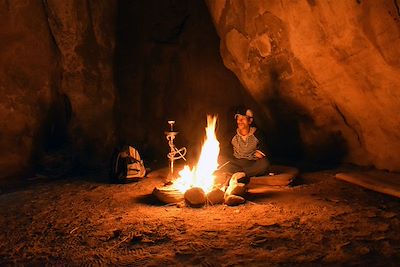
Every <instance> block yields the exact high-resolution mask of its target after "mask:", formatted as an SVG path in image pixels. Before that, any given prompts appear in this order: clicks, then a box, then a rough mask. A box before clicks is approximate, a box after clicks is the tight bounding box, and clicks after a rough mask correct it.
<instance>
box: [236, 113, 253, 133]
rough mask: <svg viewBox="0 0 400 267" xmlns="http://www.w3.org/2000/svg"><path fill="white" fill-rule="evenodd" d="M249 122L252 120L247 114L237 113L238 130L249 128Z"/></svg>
mask: <svg viewBox="0 0 400 267" xmlns="http://www.w3.org/2000/svg"><path fill="white" fill-rule="evenodd" d="M251 122H252V118H249V117H247V116H243V115H237V117H236V123H237V125H238V128H239V129H240V130H242V129H247V128H249V127H250V124H251Z"/></svg>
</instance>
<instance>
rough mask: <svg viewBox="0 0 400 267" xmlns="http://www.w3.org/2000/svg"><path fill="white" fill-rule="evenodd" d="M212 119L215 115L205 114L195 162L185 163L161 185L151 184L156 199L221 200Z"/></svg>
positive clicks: (191, 202)
mask: <svg viewBox="0 0 400 267" xmlns="http://www.w3.org/2000/svg"><path fill="white" fill-rule="evenodd" d="M216 123H217V117H216V116H207V127H206V129H205V131H206V137H205V140H204V143H203V146H202V148H201V153H200V156H199V160H198V161H197V164H196V165H194V166H193V167H192V168H190V167H189V166H188V165H185V166H184V168H183V169H182V170H181V171H179V173H178V177H177V178H176V179H174V180H173V181H170V182H169V183H167V184H166V185H164V186H163V187H161V188H155V189H154V191H153V194H154V195H156V197H157V198H158V199H160V200H161V201H163V202H166V203H176V202H180V201H183V200H185V201H186V202H187V203H189V205H191V206H202V205H204V204H205V203H206V202H209V203H211V204H218V203H223V202H224V194H225V193H224V191H223V190H222V188H221V187H222V185H221V184H216V182H215V180H216V176H215V171H216V170H218V156H219V151H220V148H219V142H218V139H217V137H216V134H215V126H216Z"/></svg>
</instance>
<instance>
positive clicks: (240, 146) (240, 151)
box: [231, 127, 265, 160]
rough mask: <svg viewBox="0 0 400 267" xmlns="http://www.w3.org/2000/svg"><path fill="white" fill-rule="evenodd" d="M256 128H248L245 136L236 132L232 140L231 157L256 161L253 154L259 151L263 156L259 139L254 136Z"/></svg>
mask: <svg viewBox="0 0 400 267" xmlns="http://www.w3.org/2000/svg"><path fill="white" fill-rule="evenodd" d="M256 131H257V128H255V127H250V131H249V133H248V134H247V135H241V134H240V133H239V131H238V130H236V135H235V136H234V137H233V138H232V141H231V143H232V146H233V156H234V157H235V158H237V159H249V160H256V159H257V158H256V156H255V153H256V151H259V152H260V153H261V154H263V155H265V154H264V152H262V151H261V150H260V149H261V141H260V140H261V138H259V137H257V135H256V134H255V133H256Z"/></svg>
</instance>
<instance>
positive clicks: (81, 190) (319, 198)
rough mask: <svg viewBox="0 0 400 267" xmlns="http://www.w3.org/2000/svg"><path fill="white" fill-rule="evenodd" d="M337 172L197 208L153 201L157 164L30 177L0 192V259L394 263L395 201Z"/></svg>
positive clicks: (399, 252) (397, 246)
mask: <svg viewBox="0 0 400 267" xmlns="http://www.w3.org/2000/svg"><path fill="white" fill-rule="evenodd" d="M336 171H337V170H336ZM336 171H335V170H327V171H318V172H312V173H311V172H310V173H303V174H301V176H300V179H299V180H298V181H300V182H299V183H298V185H296V186H291V187H276V188H272V189H270V190H266V192H265V193H263V194H257V195H254V194H253V195H249V196H248V197H247V199H248V201H247V202H246V203H245V204H244V205H240V206H236V207H228V206H226V205H216V206H207V207H203V208H190V207H186V206H185V205H163V204H162V203H160V202H158V201H157V200H155V199H154V197H153V196H152V195H151V192H152V190H153V188H154V187H155V186H160V185H162V184H163V182H164V178H163V177H164V176H165V175H164V173H165V172H164V170H158V171H154V172H151V173H150V174H149V177H148V178H145V179H143V180H142V181H140V182H137V183H130V184H108V183H106V182H98V180H99V179H98V177H94V176H91V177H81V178H71V179H63V180H56V181H48V179H36V180H33V182H31V183H30V184H29V185H27V186H24V187H19V188H17V189H15V190H2V191H1V192H0V226H1V227H0V266H8V265H10V266H15V265H18V266H20V265H22V266H55V265H56V266H341V265H355V266H399V264H400V205H399V204H400V200H399V199H396V198H394V197H390V196H386V195H383V194H379V193H376V192H372V191H368V190H365V189H362V188H359V187H356V186H354V185H351V184H347V183H345V182H342V181H339V180H336V179H335V178H334V174H335V173H336ZM96 180H97V181H96ZM100 180H101V179H100Z"/></svg>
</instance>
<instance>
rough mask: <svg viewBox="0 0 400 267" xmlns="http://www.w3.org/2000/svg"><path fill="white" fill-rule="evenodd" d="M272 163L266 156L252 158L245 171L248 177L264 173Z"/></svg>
mask: <svg viewBox="0 0 400 267" xmlns="http://www.w3.org/2000/svg"><path fill="white" fill-rule="evenodd" d="M269 165H270V163H269V161H268V160H267V159H266V158H262V159H257V160H252V161H251V164H250V165H248V166H245V167H244V168H243V171H244V172H245V173H246V176H247V177H249V178H250V177H252V176H258V175H263V174H265V173H266V172H267V170H268V167H269Z"/></svg>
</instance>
